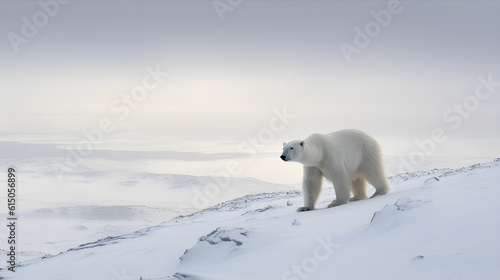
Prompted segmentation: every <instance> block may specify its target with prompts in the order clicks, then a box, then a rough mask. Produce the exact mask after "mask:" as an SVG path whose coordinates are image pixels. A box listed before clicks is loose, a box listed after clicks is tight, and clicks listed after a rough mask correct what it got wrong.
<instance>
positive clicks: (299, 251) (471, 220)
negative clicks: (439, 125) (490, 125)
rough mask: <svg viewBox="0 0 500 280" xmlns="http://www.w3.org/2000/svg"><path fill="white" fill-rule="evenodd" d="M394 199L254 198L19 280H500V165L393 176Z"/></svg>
mask: <svg viewBox="0 0 500 280" xmlns="http://www.w3.org/2000/svg"><path fill="white" fill-rule="evenodd" d="M390 183H391V187H392V190H391V192H390V193H388V194H387V195H385V196H382V197H377V198H374V199H369V200H363V201H357V202H352V203H349V204H347V205H343V206H339V207H336V208H330V209H326V208H324V207H326V205H328V203H329V202H330V201H331V200H332V199H333V198H334V192H333V190H332V189H331V188H329V189H326V190H324V191H323V193H322V196H321V201H320V203H319V205H318V207H319V210H316V211H310V212H301V213H298V212H295V209H296V208H297V207H299V206H301V203H302V196H301V193H300V192H297V191H290V192H280V193H267V194H256V195H248V196H245V197H241V198H238V199H234V200H231V201H227V202H223V203H221V204H219V205H217V206H215V207H212V208H209V209H206V210H203V211H199V212H196V213H194V214H191V215H188V216H183V217H178V218H175V219H173V220H171V221H169V222H166V223H163V224H161V225H158V226H154V227H149V228H146V229H143V230H140V231H137V232H134V233H132V234H128V235H122V236H115V237H108V238H105V239H102V240H99V241H96V242H92V243H88V244H84V245H81V246H79V247H76V248H74V249H71V250H69V251H67V252H64V253H61V254H58V255H56V256H53V257H47V258H44V259H37V260H34V261H31V262H29V263H24V264H23V265H22V266H20V267H18V268H17V271H16V272H15V273H11V272H9V271H5V270H4V271H3V272H2V273H3V275H4V276H15V279H51V280H56V279H64V280H66V279H82V280H83V279H93V280H97V279H106V280H109V279H115V280H124V279H137V280H138V279H143V280H146V279H156V280H158V279H199V280H205V279H206V280H208V279H214V280H215V279H217V280H224V279H228V280H229V279H231V280H234V279H259V280H262V279H274V280H275V279H289V280H292V279H293V280H297V279H320V280H323V279H384V280H388V279H418V280H421V279H426V280H432V279H436V280H438V279H439V280H444V279H449V280H451V279H460V280H462V279H482V280H488V279H492V280H493V279H499V277H500V271H499V260H500V250H499V234H500V230H499V198H500V196H499V187H500V163H499V162H498V160H497V161H496V162H491V163H485V164H476V165H473V166H470V167H467V168H461V169H457V170H451V169H434V170H430V171H426V172H417V173H408V174H400V175H397V176H394V177H391V178H390Z"/></svg>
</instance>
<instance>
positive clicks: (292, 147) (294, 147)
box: [280, 140, 304, 161]
mask: <svg viewBox="0 0 500 280" xmlns="http://www.w3.org/2000/svg"><path fill="white" fill-rule="evenodd" d="M303 156H304V141H301V140H294V141H291V142H288V143H283V153H282V154H281V156H280V158H281V159H282V160H283V161H300V160H301V159H302V157H303Z"/></svg>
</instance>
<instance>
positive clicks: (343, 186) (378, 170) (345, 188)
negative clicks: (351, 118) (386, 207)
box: [281, 129, 389, 211]
mask: <svg viewBox="0 0 500 280" xmlns="http://www.w3.org/2000/svg"><path fill="white" fill-rule="evenodd" d="M281 159H282V160H284V161H293V162H299V163H302V164H303V165H304V177H303V181H302V189H303V191H304V207H301V208H299V209H298V211H308V210H313V209H314V205H315V204H316V201H317V199H318V197H319V193H320V192H321V182H322V179H323V177H325V178H326V179H327V180H328V181H330V182H332V183H333V187H334V189H335V195H336V196H337V198H336V199H335V200H334V201H333V202H332V203H330V205H328V207H334V206H338V205H342V204H345V203H347V202H348V201H354V200H360V199H365V198H367V196H366V181H368V182H369V183H370V184H371V185H372V186H373V187H374V188H375V190H376V191H375V193H374V194H373V195H372V196H371V197H375V196H378V195H383V194H386V193H387V192H388V191H389V184H388V182H387V179H386V176H385V173H384V167H383V165H382V155H381V152H380V147H379V145H378V143H377V141H376V140H375V139H373V138H372V137H370V136H369V135H368V134H366V133H364V132H361V131H358V130H354V129H346V130H340V131H337V132H333V133H330V134H313V135H311V136H309V137H307V138H306V139H304V140H303V141H300V140H295V141H292V142H289V143H288V144H284V147H283V154H282V155H281ZM365 180H366V181H365ZM351 192H352V194H353V197H352V198H351Z"/></svg>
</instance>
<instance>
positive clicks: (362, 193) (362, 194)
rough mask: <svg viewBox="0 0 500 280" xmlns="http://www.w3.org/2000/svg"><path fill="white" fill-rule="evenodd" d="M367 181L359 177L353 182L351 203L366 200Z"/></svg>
mask: <svg viewBox="0 0 500 280" xmlns="http://www.w3.org/2000/svg"><path fill="white" fill-rule="evenodd" d="M366 198H368V196H367V195H366V181H365V178H363V177H362V176H358V177H356V178H354V180H352V197H351V199H349V201H356V200H361V199H366Z"/></svg>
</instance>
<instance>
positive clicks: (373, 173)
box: [364, 169, 390, 198]
mask: <svg viewBox="0 0 500 280" xmlns="http://www.w3.org/2000/svg"><path fill="white" fill-rule="evenodd" d="M364 175H365V178H366V180H367V181H368V183H370V184H371V185H372V186H373V187H374V188H375V193H374V194H373V195H372V196H370V198H373V197H376V196H379V195H384V194H386V193H388V192H389V189H390V188H389V182H387V178H386V177H385V175H384V170H383V169H380V170H370V172H365V174H364Z"/></svg>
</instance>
